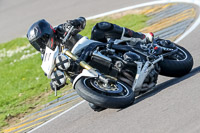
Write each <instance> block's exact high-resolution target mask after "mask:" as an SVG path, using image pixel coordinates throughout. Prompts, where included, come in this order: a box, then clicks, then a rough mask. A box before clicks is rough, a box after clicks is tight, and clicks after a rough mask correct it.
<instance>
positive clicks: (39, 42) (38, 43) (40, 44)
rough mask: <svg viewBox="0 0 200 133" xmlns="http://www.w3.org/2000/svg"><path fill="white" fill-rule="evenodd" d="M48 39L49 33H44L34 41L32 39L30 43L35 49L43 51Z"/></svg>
mask: <svg viewBox="0 0 200 133" xmlns="http://www.w3.org/2000/svg"><path fill="white" fill-rule="evenodd" d="M48 41H49V35H47V34H46V35H43V36H42V37H40V38H38V39H36V40H35V41H32V42H31V44H32V46H33V47H34V48H35V49H36V50H37V51H43V50H45V46H46V45H47V43H48Z"/></svg>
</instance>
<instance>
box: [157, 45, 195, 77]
mask: <svg viewBox="0 0 200 133" xmlns="http://www.w3.org/2000/svg"><path fill="white" fill-rule="evenodd" d="M176 46H177V47H178V52H177V53H176V54H174V55H172V56H171V57H169V58H167V59H164V60H163V61H162V62H160V67H161V71H160V74H161V75H164V76H169V77H180V76H183V75H186V74H188V73H189V72H190V71H191V69H192V66H193V58H192V56H191V54H190V53H189V52H188V51H187V50H186V49H185V48H183V47H181V46H179V45H176Z"/></svg>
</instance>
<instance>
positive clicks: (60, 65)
mask: <svg viewBox="0 0 200 133" xmlns="http://www.w3.org/2000/svg"><path fill="white" fill-rule="evenodd" d="M72 30H73V26H72V27H71V29H70V30H69V32H68V34H67V35H66V36H65V38H64V39H63V44H64V43H65V42H66V41H67V40H68V39H69V37H70V36H71V34H70V33H71V31H72ZM192 66H193V58H192V56H191V54H190V53H189V52H188V51H187V50H186V49H185V48H183V47H181V46H179V45H177V44H175V43H173V42H171V41H169V40H163V39H159V38H154V39H153V42H152V43H149V44H142V43H136V44H135V43H134V41H133V38H125V37H123V38H121V39H116V40H110V41H108V43H102V42H98V41H94V40H90V39H88V38H87V37H82V38H81V39H80V40H79V41H78V42H77V43H76V44H75V45H74V47H73V49H72V50H71V51H69V50H67V49H65V46H64V45H60V46H57V47H56V49H55V50H54V51H53V50H51V49H50V48H48V47H46V49H45V54H44V57H43V63H42V68H43V70H44V72H45V73H46V74H47V77H49V78H51V79H52V82H53V83H54V84H56V85H57V86H59V85H60V84H61V83H65V82H66V76H67V77H69V78H70V80H71V82H72V83H73V87H74V89H75V90H76V92H77V93H78V95H80V96H81V97H82V98H83V99H85V100H86V101H88V102H90V103H93V104H95V105H97V106H100V107H103V108H124V107H127V106H129V105H130V104H132V103H133V102H134V99H135V97H136V96H138V95H140V94H142V93H144V92H147V91H149V90H151V89H152V88H153V87H154V86H155V85H156V83H157V79H158V75H159V74H161V75H164V76H170V77H180V76H183V75H185V74H187V73H189V72H190V70H191V69H192Z"/></svg>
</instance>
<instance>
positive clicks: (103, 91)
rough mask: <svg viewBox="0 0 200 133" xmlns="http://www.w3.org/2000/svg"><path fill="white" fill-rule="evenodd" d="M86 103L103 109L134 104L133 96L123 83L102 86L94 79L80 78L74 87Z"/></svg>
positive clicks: (102, 84)
mask: <svg viewBox="0 0 200 133" xmlns="http://www.w3.org/2000/svg"><path fill="white" fill-rule="evenodd" d="M74 88H75V90H76V91H77V93H78V94H79V95H80V96H81V97H82V98H83V99H85V100H86V101H88V102H90V103H93V104H95V105H97V106H100V107H104V108H124V107H127V106H129V105H130V104H132V103H133V102H134V94H133V91H132V89H131V88H130V87H128V86H127V85H126V84H125V83H123V82H120V81H117V82H114V83H108V84H104V83H102V82H101V81H99V80H98V79H96V78H88V77H82V78H81V79H79V80H78V81H77V83H76V84H75V86H74Z"/></svg>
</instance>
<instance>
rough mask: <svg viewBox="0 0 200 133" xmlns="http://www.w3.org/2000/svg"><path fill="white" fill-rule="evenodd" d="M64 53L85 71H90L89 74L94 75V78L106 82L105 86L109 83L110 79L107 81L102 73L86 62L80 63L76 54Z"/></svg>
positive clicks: (64, 51)
mask: <svg viewBox="0 0 200 133" xmlns="http://www.w3.org/2000/svg"><path fill="white" fill-rule="evenodd" d="M63 53H64V54H65V55H67V56H68V57H70V58H71V59H72V60H74V61H76V62H78V63H79V65H80V66H81V67H83V68H84V69H86V70H88V72H90V73H91V74H92V75H93V77H98V79H99V80H100V81H102V82H104V83H105V84H107V83H108V79H106V78H105V77H104V76H103V75H102V74H101V73H99V72H97V71H96V70H95V69H94V68H93V67H92V66H90V65H89V64H87V63H86V62H85V61H79V58H78V56H76V55H75V54H73V53H71V52H70V51H69V50H63Z"/></svg>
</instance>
